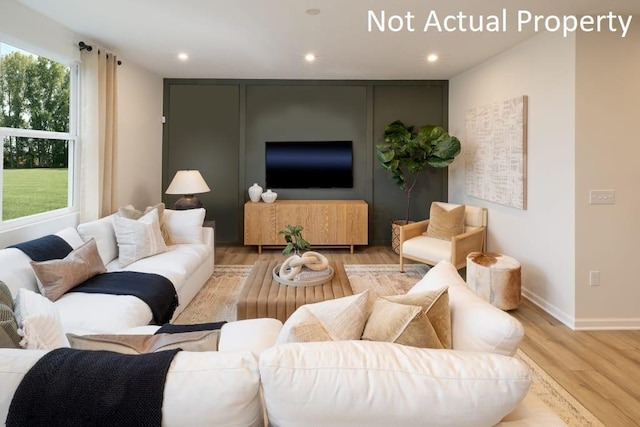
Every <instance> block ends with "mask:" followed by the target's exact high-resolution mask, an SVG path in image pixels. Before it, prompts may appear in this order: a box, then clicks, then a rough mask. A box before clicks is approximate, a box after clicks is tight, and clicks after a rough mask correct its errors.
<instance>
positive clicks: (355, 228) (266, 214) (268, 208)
mask: <svg viewBox="0 0 640 427" xmlns="http://www.w3.org/2000/svg"><path fill="white" fill-rule="evenodd" d="M368 213H369V207H368V205H367V202H365V201H364V200H276V201H275V202H274V203H263V202H247V203H245V205H244V244H245V245H256V246H258V252H259V253H262V247H263V246H284V245H285V241H284V238H283V237H282V236H281V235H279V234H278V231H280V230H284V228H285V227H286V225H287V224H291V225H301V226H303V227H304V230H302V237H304V239H305V240H307V241H308V242H309V243H311V245H312V246H347V247H349V248H350V249H351V253H353V247H354V246H355V245H367V244H368V243H369V229H368V228H369V227H368Z"/></svg>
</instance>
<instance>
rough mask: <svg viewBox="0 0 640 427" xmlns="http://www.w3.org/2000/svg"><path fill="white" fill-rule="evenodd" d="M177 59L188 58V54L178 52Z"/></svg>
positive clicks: (183, 59) (184, 59)
mask: <svg viewBox="0 0 640 427" xmlns="http://www.w3.org/2000/svg"><path fill="white" fill-rule="evenodd" d="M178 59H179V60H180V61H186V60H187V59H189V55H188V54H186V53H184V52H183V53H179V54H178Z"/></svg>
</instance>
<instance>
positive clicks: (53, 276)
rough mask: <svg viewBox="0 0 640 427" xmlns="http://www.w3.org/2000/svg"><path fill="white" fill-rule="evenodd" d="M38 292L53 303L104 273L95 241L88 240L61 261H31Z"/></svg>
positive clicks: (104, 269)
mask: <svg viewBox="0 0 640 427" xmlns="http://www.w3.org/2000/svg"><path fill="white" fill-rule="evenodd" d="M31 267H32V268H33V271H34V272H35V274H36V277H37V278H38V280H39V283H38V285H39V286H40V285H41V286H40V292H41V293H42V295H44V296H45V297H47V298H49V299H50V300H51V301H55V300H57V299H58V298H60V297H61V296H62V295H64V294H65V293H66V292H68V291H69V290H70V289H73V288H75V287H76V286H78V285H79V284H81V283H84V281H86V280H88V279H90V278H92V277H93V276H95V275H97V274H102V273H104V272H106V271H107V270H106V268H105V267H104V264H103V263H102V258H100V254H99V253H98V246H97V245H96V241H95V239H91V240H89V241H88V242H87V243H85V244H84V245H82V246H80V247H79V248H78V249H76V250H74V251H72V252H71V253H70V254H69V255H67V256H66V257H65V258H63V259H52V260H49V261H42V262H35V261H31Z"/></svg>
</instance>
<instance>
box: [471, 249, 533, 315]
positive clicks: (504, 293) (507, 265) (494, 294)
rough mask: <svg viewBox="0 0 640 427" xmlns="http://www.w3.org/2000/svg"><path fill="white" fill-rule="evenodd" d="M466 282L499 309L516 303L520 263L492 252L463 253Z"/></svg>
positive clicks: (513, 307)
mask: <svg viewBox="0 0 640 427" xmlns="http://www.w3.org/2000/svg"><path fill="white" fill-rule="evenodd" d="M467 285H468V286H469V288H471V290H472V291H474V292H475V293H476V294H477V295H479V296H480V297H482V298H484V299H485V300H486V301H488V302H490V303H491V304H492V305H494V306H495V307H498V308H499V309H501V310H513V309H515V308H518V307H519V306H520V296H521V269H520V263H519V262H518V261H517V260H516V259H514V258H511V257H509V256H506V255H502V254H499V253H495V252H471V253H470V254H469V255H467Z"/></svg>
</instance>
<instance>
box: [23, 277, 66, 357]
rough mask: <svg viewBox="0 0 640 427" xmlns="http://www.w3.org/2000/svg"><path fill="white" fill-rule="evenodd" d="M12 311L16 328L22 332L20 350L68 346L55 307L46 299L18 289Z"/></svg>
mask: <svg viewBox="0 0 640 427" xmlns="http://www.w3.org/2000/svg"><path fill="white" fill-rule="evenodd" d="M14 310H15V315H16V321H17V323H18V327H19V328H20V330H21V331H22V336H23V338H22V341H20V346H21V347H22V348H26V349H30V350H34V349H35V350H53V349H55V348H59V347H68V346H69V342H68V341H67V338H66V337H65V335H64V332H63V329H62V322H61V321H60V316H59V315H58V311H57V309H56V306H55V304H54V303H53V302H52V301H51V300H49V299H48V298H45V297H44V296H42V295H40V294H38V293H35V292H33V291H29V290H27V289H20V290H19V291H18V295H17V296H16V299H15V300H14Z"/></svg>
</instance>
